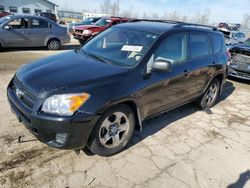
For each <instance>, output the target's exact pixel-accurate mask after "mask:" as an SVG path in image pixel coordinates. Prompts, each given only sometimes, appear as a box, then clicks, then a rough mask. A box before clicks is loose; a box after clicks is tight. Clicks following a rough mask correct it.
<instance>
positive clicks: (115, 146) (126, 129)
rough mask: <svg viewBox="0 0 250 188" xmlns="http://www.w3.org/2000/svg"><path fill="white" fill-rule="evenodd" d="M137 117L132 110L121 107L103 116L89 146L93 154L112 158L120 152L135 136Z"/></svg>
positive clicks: (112, 109)
mask: <svg viewBox="0 0 250 188" xmlns="http://www.w3.org/2000/svg"><path fill="white" fill-rule="evenodd" d="M134 129H135V116H134V113H133V111H132V110H131V108H129V107H128V106H126V105H119V106H116V107H114V108H111V109H110V110H108V111H107V112H106V113H104V114H103V115H102V117H101V118H100V120H99V121H98V123H97V124H96V126H95V128H94V130H93V132H92V135H91V138H90V142H89V145H88V148H89V149H90V151H91V152H93V153H95V154H98V155H100V156H111V155H114V154H116V153H118V152H120V151H121V150H122V149H123V148H124V147H125V146H126V145H127V143H128V142H129V140H130V139H131V137H132V136H133V133H134Z"/></svg>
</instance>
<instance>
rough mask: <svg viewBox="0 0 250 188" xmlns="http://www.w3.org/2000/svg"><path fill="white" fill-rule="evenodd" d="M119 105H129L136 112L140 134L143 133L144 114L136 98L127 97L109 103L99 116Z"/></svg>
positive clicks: (100, 111)
mask: <svg viewBox="0 0 250 188" xmlns="http://www.w3.org/2000/svg"><path fill="white" fill-rule="evenodd" d="M119 104H127V105H128V106H129V107H131V108H132V110H133V111H134V115H135V118H136V120H137V123H138V125H139V130H140V132H141V131H142V113H141V110H140V109H141V107H142V105H140V103H139V102H137V100H136V98H134V97H131V96H130V97H126V98H120V99H117V100H114V101H111V102H109V103H108V104H106V105H105V106H103V107H102V108H101V109H100V110H98V112H97V114H103V113H104V112H105V111H107V110H108V109H110V108H111V107H113V106H116V105H119Z"/></svg>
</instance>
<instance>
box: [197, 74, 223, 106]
mask: <svg viewBox="0 0 250 188" xmlns="http://www.w3.org/2000/svg"><path fill="white" fill-rule="evenodd" d="M219 91H220V81H219V80H218V79H217V78H215V79H213V81H212V82H211V83H210V84H209V86H208V89H207V90H206V92H205V93H204V95H203V96H202V97H201V98H200V99H199V100H198V101H197V104H198V105H199V106H200V107H201V108H202V109H207V108H211V107H212V106H213V105H214V103H215V102H216V100H217V98H218V96H219Z"/></svg>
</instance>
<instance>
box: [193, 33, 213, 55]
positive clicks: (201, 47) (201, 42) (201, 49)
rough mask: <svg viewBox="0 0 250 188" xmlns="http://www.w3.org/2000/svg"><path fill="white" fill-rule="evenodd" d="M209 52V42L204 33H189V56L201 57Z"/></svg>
mask: <svg viewBox="0 0 250 188" xmlns="http://www.w3.org/2000/svg"><path fill="white" fill-rule="evenodd" d="M209 53H210V49H209V42H208V39H207V36H206V35H205V34H200V33H199V34H198V33H197V34H189V56H190V58H196V57H202V56H205V55H208V54H209Z"/></svg>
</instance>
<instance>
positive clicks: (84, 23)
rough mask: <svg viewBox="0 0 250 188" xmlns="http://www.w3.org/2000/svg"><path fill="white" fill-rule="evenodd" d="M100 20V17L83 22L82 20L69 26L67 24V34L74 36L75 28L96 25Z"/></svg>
mask: <svg viewBox="0 0 250 188" xmlns="http://www.w3.org/2000/svg"><path fill="white" fill-rule="evenodd" d="M100 19H101V17H92V18H86V19H85V20H82V21H80V22H77V23H71V24H69V32H70V33H72V34H74V32H75V28H76V27H77V26H82V25H92V24H94V23H96V22H97V21H98V20H100Z"/></svg>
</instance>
